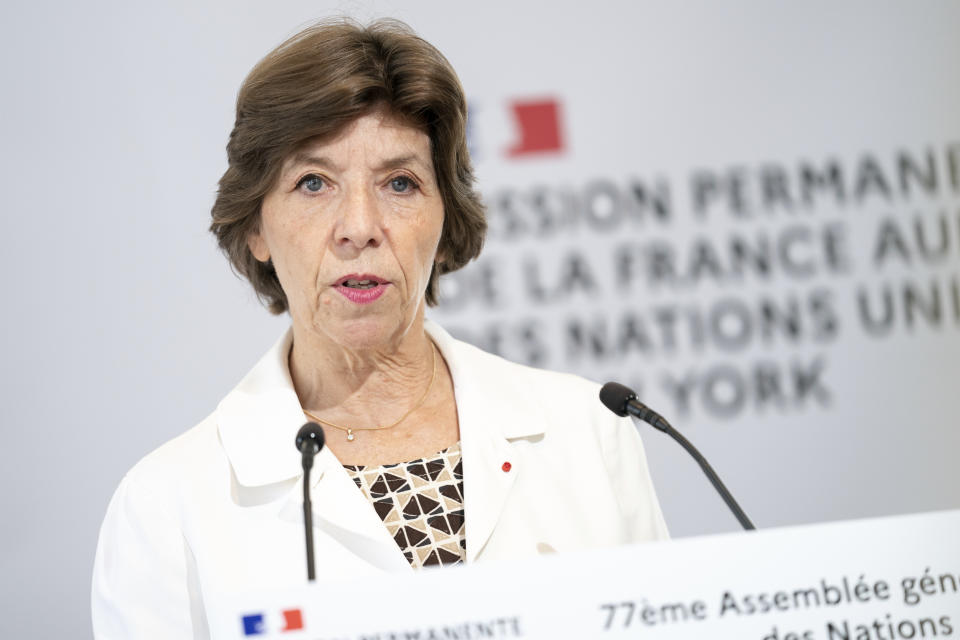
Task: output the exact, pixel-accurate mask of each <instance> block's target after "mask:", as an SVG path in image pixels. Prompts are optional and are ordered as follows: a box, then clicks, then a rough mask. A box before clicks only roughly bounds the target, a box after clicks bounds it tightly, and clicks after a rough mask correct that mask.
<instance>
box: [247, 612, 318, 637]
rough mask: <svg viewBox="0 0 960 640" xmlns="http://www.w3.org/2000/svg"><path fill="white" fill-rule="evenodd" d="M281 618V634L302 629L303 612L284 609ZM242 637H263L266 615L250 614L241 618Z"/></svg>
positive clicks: (265, 631)
mask: <svg viewBox="0 0 960 640" xmlns="http://www.w3.org/2000/svg"><path fill="white" fill-rule="evenodd" d="M280 615H281V616H282V617H283V627H282V628H281V629H280V632H281V633H285V632H287V631H298V630H301V629H303V612H302V611H301V610H300V609H284V610H283V611H281V612H280ZM240 622H241V623H242V624H243V635H245V636H263V635H266V634H267V615H266V614H265V613H250V614H247V615H245V616H241V618H240Z"/></svg>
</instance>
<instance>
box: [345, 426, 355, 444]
mask: <svg viewBox="0 0 960 640" xmlns="http://www.w3.org/2000/svg"><path fill="white" fill-rule="evenodd" d="M354 438H356V436H355V435H353V429H347V442H353V439H354Z"/></svg>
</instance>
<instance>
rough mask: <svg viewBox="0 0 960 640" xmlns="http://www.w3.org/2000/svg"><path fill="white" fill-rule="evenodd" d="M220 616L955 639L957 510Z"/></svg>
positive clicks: (261, 596)
mask: <svg viewBox="0 0 960 640" xmlns="http://www.w3.org/2000/svg"><path fill="white" fill-rule="evenodd" d="M322 573H323V562H322V558H318V565H317V574H318V577H320V576H322ZM224 602H225V603H226V604H225V605H223V606H222V607H221V608H220V609H218V610H216V611H211V612H209V613H210V618H209V622H210V626H211V631H212V633H213V637H214V638H217V639H221V640H234V639H236V640H240V639H246V638H257V639H267V638H277V639H280V638H282V639H291V640H293V639H307V638H309V639H310V640H476V639H480V638H541V639H547V638H578V639H579V638H603V639H606V638H610V639H611V640H613V639H617V638H644V639H657V640H660V639H663V640H667V639H672V638H710V639H713V638H730V639H737V640H901V639H906V640H914V639H919V638H951V637H960V510H957V511H945V512H937V513H928V514H917V515H908V516H896V517H889V518H878V519H870V520H858V521H851V522H839V523H829V524H822V525H808V526H798V527H786V528H781V529H771V530H761V531H756V532H750V533H734V534H723V535H718V536H709V537H702V538H686V539H680V540H675V541H670V542H658V543H650V544H643V545H633V546H627V547H620V548H615V549H603V550H598V551H590V552H571V553H562V554H555V555H547V556H540V557H533V558H530V559H526V560H523V561H520V562H515V563H510V564H489V565H488V564H482V563H481V564H476V565H472V566H460V567H453V568H448V569H439V570H425V571H422V572H420V573H418V574H415V575H413V576H399V575H392V574H384V576H383V577H382V578H380V579H378V580H377V581H376V582H375V583H371V582H369V581H368V582H366V583H364V584H362V585H361V584H351V583H349V582H346V583H345V582H342V581H340V582H337V583H323V582H318V583H316V584H312V585H305V586H303V587H301V588H295V589H286V590H279V591H269V592H260V593H246V594H240V595H237V596H236V597H233V598H230V599H227V600H225V601H224Z"/></svg>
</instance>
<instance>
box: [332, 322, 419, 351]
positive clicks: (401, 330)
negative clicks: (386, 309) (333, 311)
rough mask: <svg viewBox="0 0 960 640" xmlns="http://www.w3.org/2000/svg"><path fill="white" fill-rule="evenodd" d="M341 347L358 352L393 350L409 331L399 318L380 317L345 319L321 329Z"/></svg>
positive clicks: (406, 324)
mask: <svg viewBox="0 0 960 640" xmlns="http://www.w3.org/2000/svg"><path fill="white" fill-rule="evenodd" d="M319 329H320V330H321V331H323V332H324V333H325V334H326V335H327V337H328V338H329V339H331V340H332V341H333V342H334V343H336V344H338V345H339V346H341V347H343V348H345V349H350V350H357V351H369V350H381V349H388V350H392V349H393V348H395V347H396V346H397V342H398V341H399V340H400V339H401V338H402V336H403V335H404V334H405V333H406V331H407V329H408V323H404V322H401V321H400V319H398V318H386V317H380V316H371V317H362V318H343V319H338V320H335V321H332V322H331V321H327V322H324V323H323V325H322V326H321V327H319Z"/></svg>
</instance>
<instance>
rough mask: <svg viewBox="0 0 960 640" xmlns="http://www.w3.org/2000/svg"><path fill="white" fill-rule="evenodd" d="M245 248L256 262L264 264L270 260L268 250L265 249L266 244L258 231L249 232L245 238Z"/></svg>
mask: <svg viewBox="0 0 960 640" xmlns="http://www.w3.org/2000/svg"><path fill="white" fill-rule="evenodd" d="M247 248H248V249H250V253H252V254H253V257H254V258H256V259H257V261H258V262H266V261H268V260H269V259H270V249H269V248H267V242H266V240H264V239H263V234H261V233H260V230H259V229H257V230H256V231H251V232H250V235H248V236H247Z"/></svg>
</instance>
